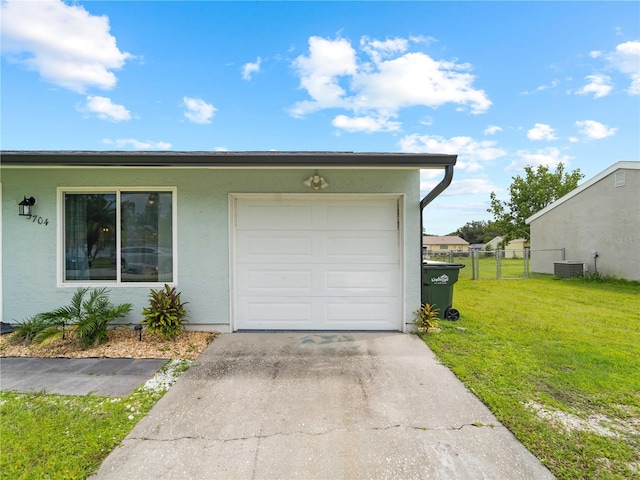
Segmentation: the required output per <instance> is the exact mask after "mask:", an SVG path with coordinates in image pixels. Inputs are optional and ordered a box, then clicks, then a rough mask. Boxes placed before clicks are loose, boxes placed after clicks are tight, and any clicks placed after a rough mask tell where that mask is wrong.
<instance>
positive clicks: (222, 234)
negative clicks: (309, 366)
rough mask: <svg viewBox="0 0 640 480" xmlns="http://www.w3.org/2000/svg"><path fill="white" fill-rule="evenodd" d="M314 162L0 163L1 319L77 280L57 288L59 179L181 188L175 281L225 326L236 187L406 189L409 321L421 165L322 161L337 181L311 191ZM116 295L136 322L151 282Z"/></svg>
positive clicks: (37, 306) (195, 317)
mask: <svg viewBox="0 0 640 480" xmlns="http://www.w3.org/2000/svg"><path fill="white" fill-rule="evenodd" d="M313 173H314V171H313V170H310V169H281V170H277V169H261V170H233V169H157V168H156V169H152V168H144V169H143V168H130V169H122V168H113V167H109V168H101V169H89V168H48V169H42V168H30V169H14V168H3V169H2V172H1V174H2V177H1V178H2V231H3V233H2V269H3V282H2V288H3V292H2V300H3V305H2V313H3V315H2V321H4V322H16V321H22V320H24V319H25V318H27V317H29V316H31V315H34V314H36V313H38V312H42V311H47V310H50V309H53V308H57V307H59V306H62V305H65V304H67V303H68V301H69V300H70V298H71V296H72V295H73V293H74V292H75V290H76V287H75V286H73V285H71V286H63V287H60V286H58V278H57V272H56V262H57V255H58V253H59V250H60V247H59V245H58V237H57V232H56V229H57V227H58V218H57V215H58V205H57V195H56V192H57V187H78V186H87V187H102V186H104V187H114V186H117V187H130V186H131V187H135V186H145V187H161V186H171V187H176V188H177V204H176V206H177V255H178V277H177V282H176V285H177V288H178V290H179V291H181V292H182V297H183V300H185V301H188V302H189V305H188V310H189V312H190V317H189V320H190V324H191V325H192V326H193V325H205V324H206V325H209V326H210V327H211V328H213V329H216V330H221V331H226V330H227V328H228V327H227V326H228V323H229V315H230V314H229V304H230V301H229V218H228V217H229V208H228V199H229V198H228V195H229V193H281V192H283V193H303V194H308V195H317V196H321V195H323V194H327V193H330V194H339V193H406V197H405V202H404V205H405V211H404V212H403V217H404V232H403V236H404V239H405V248H404V254H405V258H406V265H407V266H406V267H405V279H404V281H405V301H406V305H405V310H406V315H405V316H406V319H405V323H407V324H411V323H412V318H413V314H412V312H413V311H414V310H415V309H416V308H417V306H419V304H420V258H419V256H420V250H419V249H420V246H419V241H420V231H419V230H420V214H419V209H420V207H419V203H420V198H419V173H418V171H417V170H389V169H372V170H362V169H361V170H347V169H334V170H331V169H326V170H325V169H323V170H322V171H321V172H320V173H321V174H322V175H323V176H324V177H325V178H326V179H327V181H328V182H329V183H330V188H329V189H327V190H324V191H320V192H310V191H309V189H308V188H306V187H304V186H303V184H302V182H303V181H304V180H305V179H306V178H308V177H309V176H310V175H312V174H313ZM24 195H26V196H34V197H36V199H37V202H38V203H37V204H36V206H35V213H36V214H37V215H38V216H39V217H42V218H43V219H46V220H48V225H45V224H44V222H43V223H42V224H38V223H37V222H35V223H34V222H33V221H32V220H30V219H27V218H25V217H19V216H18V214H17V210H18V207H17V204H18V202H19V201H20V200H22V198H23V196H24ZM109 288H110V290H111V294H110V298H111V301H112V302H113V303H122V302H129V303H133V305H134V308H133V312H132V313H131V314H130V316H129V317H128V318H127V319H125V321H128V322H138V321H140V319H141V315H140V312H141V310H142V308H143V307H144V306H146V304H147V297H148V293H149V287H147V286H145V287H142V286H136V285H131V284H125V285H111V286H109Z"/></svg>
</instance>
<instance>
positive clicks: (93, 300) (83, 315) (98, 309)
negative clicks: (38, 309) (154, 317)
mask: <svg viewBox="0 0 640 480" xmlns="http://www.w3.org/2000/svg"><path fill="white" fill-rule="evenodd" d="M89 290H90V289H89V288H88V287H85V288H78V290H77V291H76V293H74V295H73V297H72V298H71V304H70V305H68V306H66V307H60V308H58V309H56V310H53V311H51V312H46V313H41V314H39V317H40V318H42V319H43V320H44V322H45V323H46V324H47V325H48V326H47V327H45V328H43V329H42V330H41V331H40V332H39V333H38V334H37V335H36V336H35V338H34V341H35V342H36V343H39V344H41V345H46V344H49V343H52V342H54V341H56V340H58V339H59V338H64V336H65V335H66V334H67V333H69V334H70V335H73V336H75V337H76V338H77V339H78V341H79V342H81V343H82V344H83V345H84V346H85V347H87V346H90V345H98V344H100V343H103V342H104V341H106V340H107V338H108V336H107V326H108V325H109V323H111V322H112V321H114V320H115V319H116V318H120V317H124V316H125V315H126V314H127V313H129V312H130V311H131V308H132V305H131V304H130V303H123V304H121V305H117V306H114V305H112V304H111V302H110V301H109V296H108V293H109V290H107V289H106V288H98V289H95V290H92V291H91V292H90V293H89V298H88V299H87V300H85V295H86V294H87V292H89Z"/></svg>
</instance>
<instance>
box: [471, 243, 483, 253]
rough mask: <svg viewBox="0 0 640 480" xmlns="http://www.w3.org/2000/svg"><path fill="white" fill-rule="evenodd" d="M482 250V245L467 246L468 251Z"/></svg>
mask: <svg viewBox="0 0 640 480" xmlns="http://www.w3.org/2000/svg"><path fill="white" fill-rule="evenodd" d="M483 250H484V243H472V244H471V245H469V251H475V252H481V251H483Z"/></svg>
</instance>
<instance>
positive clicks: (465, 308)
mask: <svg viewBox="0 0 640 480" xmlns="http://www.w3.org/2000/svg"><path fill="white" fill-rule="evenodd" d="M453 304H454V307H455V308H457V309H458V310H459V311H460V313H461V318H460V321H458V322H454V323H452V322H446V321H442V322H440V324H441V327H442V332H441V333H439V334H435V335H434V334H428V335H426V336H424V338H425V341H426V342H427V344H428V345H429V346H430V347H431V349H432V350H433V351H434V352H435V353H436V355H437V356H438V358H439V359H440V360H441V361H442V362H443V363H444V364H445V365H447V366H449V367H450V368H451V369H452V370H453V372H454V373H455V374H456V375H457V376H458V377H459V378H460V379H461V380H462V381H463V382H464V383H465V384H466V385H467V387H468V388H469V389H471V390H472V391H473V392H474V393H475V394H476V395H477V396H478V397H479V398H480V399H481V400H482V401H483V402H485V404H487V406H489V408H490V409H491V410H492V411H493V412H494V414H495V415H496V416H497V417H498V419H499V420H500V421H501V422H502V423H503V424H504V425H506V426H507V427H508V428H509V429H510V430H511V431H512V432H513V433H514V434H515V435H516V436H517V437H518V439H520V440H521V441H522V442H523V443H524V444H525V445H526V446H527V448H529V450H530V451H531V452H533V453H534V454H535V455H536V456H537V457H538V458H540V459H541V460H542V462H543V463H544V464H545V465H546V466H547V467H548V468H549V469H550V470H551V471H552V472H553V473H554V475H556V476H557V477H558V478H560V479H584V478H602V479H614V478H619V479H623V478H640V374H639V372H640V285H638V283H637V282H635V283H631V282H622V281H609V282H592V281H586V280H566V279H565V280H561V279H556V278H555V277H552V276H546V275H545V276H539V275H536V276H535V277H534V278H531V279H529V280H480V281H472V280H469V279H465V278H463V279H461V280H460V281H459V282H458V283H457V284H456V285H455V287H454V302H453Z"/></svg>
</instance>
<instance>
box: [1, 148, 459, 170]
mask: <svg viewBox="0 0 640 480" xmlns="http://www.w3.org/2000/svg"><path fill="white" fill-rule="evenodd" d="M457 157H458V156H457V155H450V154H430V153H384V152H315V151H302V152H296V151H290V152H279V151H276V152H274V151H268V152H260V151H255V152H206V151H158V152H156V151H142V152H130V151H71V150H69V151H65V150H59V151H21V150H7V151H0V161H1V162H2V164H3V165H7V166H25V167H26V166H69V167H75V166H77V167H92V166H96V167H98V166H119V167H144V166H148V167H176V166H177V167H270V166H273V167H362V168H366V167H411V168H438V167H445V166H448V165H455V164H456V161H457Z"/></svg>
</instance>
